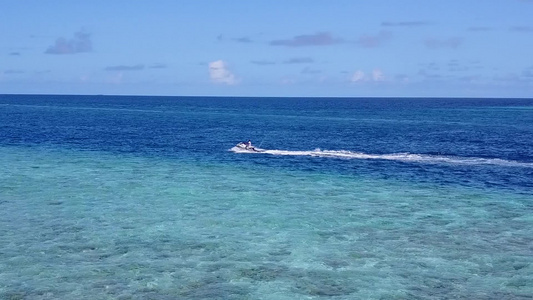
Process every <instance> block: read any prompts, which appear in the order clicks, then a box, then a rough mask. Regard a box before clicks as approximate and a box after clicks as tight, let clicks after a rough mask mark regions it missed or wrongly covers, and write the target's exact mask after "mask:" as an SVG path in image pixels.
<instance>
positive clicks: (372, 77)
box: [350, 69, 385, 82]
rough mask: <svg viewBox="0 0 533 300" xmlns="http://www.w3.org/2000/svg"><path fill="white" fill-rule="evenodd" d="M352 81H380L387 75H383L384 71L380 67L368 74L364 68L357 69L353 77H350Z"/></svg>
mask: <svg viewBox="0 0 533 300" xmlns="http://www.w3.org/2000/svg"><path fill="white" fill-rule="evenodd" d="M350 81H351V82H369V81H373V82H379V81H385V75H383V72H381V70H379V69H374V70H373V71H372V73H371V74H369V75H366V74H365V72H363V71H362V70H357V71H355V73H353V75H352V78H350Z"/></svg>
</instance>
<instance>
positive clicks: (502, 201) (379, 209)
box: [0, 146, 533, 299]
mask: <svg viewBox="0 0 533 300" xmlns="http://www.w3.org/2000/svg"><path fill="white" fill-rule="evenodd" d="M229 153H230V155H240V154H232V153H231V152H229ZM0 168H1V173H0V174H1V176H0V186H1V187H2V189H1V190H0V197H1V198H0V269H1V270H2V272H0V298H2V299H322V298H331V299H445V298H453V299H530V298H531V295H533V256H532V255H531V254H532V249H533V247H532V246H533V216H532V213H531V212H532V211H533V203H532V201H531V199H532V195H531V194H530V193H527V192H523V191H520V192H513V191H509V190H506V189H498V188H496V187H494V188H487V187H479V186H473V187H472V186H465V185H463V186H461V185H443V184H440V183H431V182H416V181H412V180H409V179H408V178H404V177H400V178H392V179H390V178H389V179H384V178H372V177H368V176H359V175H354V174H345V175H342V174H333V173H327V172H309V171H302V170H298V169H290V168H272V167H271V166H268V165H261V164H250V165H244V166H243V165H238V164H237V165H235V164H227V163H217V162H214V161H194V160H180V159H176V158H173V157H166V156H140V155H136V154H135V153H133V154H113V153H109V152H99V151H79V150H69V149H61V148H54V147H20V146H4V147H1V148H0Z"/></svg>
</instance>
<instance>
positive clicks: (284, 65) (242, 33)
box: [0, 0, 533, 98]
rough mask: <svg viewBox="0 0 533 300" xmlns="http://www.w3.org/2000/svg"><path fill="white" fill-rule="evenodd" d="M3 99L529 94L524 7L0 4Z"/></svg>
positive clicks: (311, 1)
mask: <svg viewBox="0 0 533 300" xmlns="http://www.w3.org/2000/svg"><path fill="white" fill-rule="evenodd" d="M0 94H88V95H97V94H109V95H165V96H166V95H168V96H258V97H264V96H265V97H266V96H268V97H271V96H272V97H284V96H289V97H497V98H503V97H509V98H512V97H519V98H533V0H447V1H443V0H424V1H423V0H372V1H356V0H350V1H348V0H334V1H327V0H321V1H318V0H306V1H303V0H284V1H281V0H270V1H265V0H231V1H229V0H228V1H221V0H218V1H217V0H211V1H208V0H182V1H176V0H172V1H171V0H153V1H144V0H136V1H133V0H112V1H110V0H106V1H102V0H91V1H88V0H86V1H82V0H71V1H64V0H61V1H59V0H47V1H42V0H24V1H17V0H0Z"/></svg>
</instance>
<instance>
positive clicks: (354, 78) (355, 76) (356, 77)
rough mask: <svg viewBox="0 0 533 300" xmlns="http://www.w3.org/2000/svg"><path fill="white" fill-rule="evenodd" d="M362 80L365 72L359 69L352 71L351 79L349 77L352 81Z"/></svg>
mask: <svg viewBox="0 0 533 300" xmlns="http://www.w3.org/2000/svg"><path fill="white" fill-rule="evenodd" d="M363 80H365V72H363V71H361V70H357V71H355V73H353V75H352V79H351V81H352V82H359V81H363Z"/></svg>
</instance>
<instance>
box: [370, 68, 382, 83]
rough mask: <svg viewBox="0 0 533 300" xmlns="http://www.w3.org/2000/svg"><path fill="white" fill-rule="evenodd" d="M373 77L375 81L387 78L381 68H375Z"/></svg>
mask: <svg viewBox="0 0 533 300" xmlns="http://www.w3.org/2000/svg"><path fill="white" fill-rule="evenodd" d="M372 79H373V80H374V81H383V80H385V76H384V75H383V72H381V70H379V69H375V70H374V71H372Z"/></svg>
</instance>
